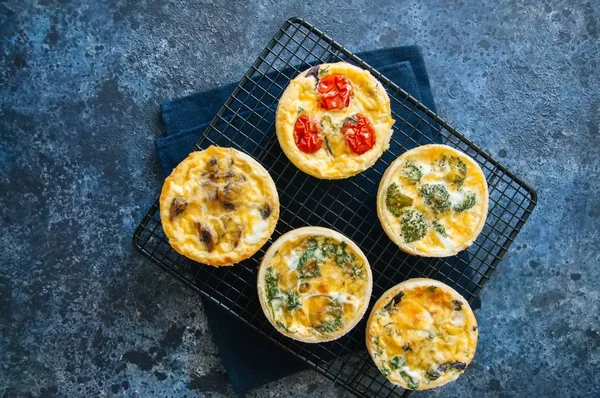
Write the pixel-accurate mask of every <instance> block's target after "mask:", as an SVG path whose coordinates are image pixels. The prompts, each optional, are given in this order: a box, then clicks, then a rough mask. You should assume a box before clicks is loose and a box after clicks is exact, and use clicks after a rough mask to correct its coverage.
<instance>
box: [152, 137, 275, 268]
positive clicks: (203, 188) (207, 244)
mask: <svg viewBox="0 0 600 398" xmlns="http://www.w3.org/2000/svg"><path fill="white" fill-rule="evenodd" d="M160 214H161V222H162V225H163V228H164V230H165V234H166V235H167V237H168V238H169V244H171V246H173V248H174V249H175V250H177V251H178V252H179V253H181V254H183V255H185V256H187V257H189V258H191V259H193V260H196V261H198V262H201V263H206V264H210V265H230V264H232V263H235V262H238V261H241V260H243V259H244V258H247V257H250V256H251V255H252V254H254V253H255V252H256V251H257V250H258V249H260V247H261V246H262V245H263V244H264V243H265V242H266V241H267V240H268V238H269V237H270V236H271V234H272V233H273V230H274V229H275V224H276V223H277V218H278V216H279V198H278V196H277V191H276V189H275V185H274V183H273V180H272V179H271V177H270V176H269V174H268V172H267V171H266V170H265V169H264V168H263V167H262V166H261V165H260V164H259V163H258V162H256V161H255V160H254V159H252V158H251V157H249V156H248V155H245V154H243V153H241V152H239V151H236V150H235V149H232V148H218V147H214V146H211V147H209V148H208V149H206V150H204V151H202V152H193V153H191V154H190V155H189V156H188V158H186V159H185V160H184V161H183V162H181V163H180V164H179V165H178V166H177V168H175V170H173V172H172V173H171V175H170V176H169V177H168V178H167V180H166V181H165V184H164V185H163V190H162V194H161V197H160Z"/></svg>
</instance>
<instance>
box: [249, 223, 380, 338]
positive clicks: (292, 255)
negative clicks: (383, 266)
mask: <svg viewBox="0 0 600 398" xmlns="http://www.w3.org/2000/svg"><path fill="white" fill-rule="evenodd" d="M372 280H373V277H372V274H371V268H370V266H369V262H368V261H367V258H366V257H365V255H364V254H363V252H362V251H361V250H360V249H359V247H358V246H357V245H356V244H355V243H354V242H352V241H351V240H350V239H348V238H347V237H345V236H344V235H342V234H340V233H339V232H336V231H333V230H331V229H327V228H321V227H303V228H299V229H296V230H293V231H290V232H288V233H286V234H284V235H282V236H281V237H280V238H279V239H278V240H277V241H276V242H275V243H273V245H272V246H271V247H270V248H269V250H268V251H267V253H266V254H265V256H264V259H263V261H262V263H261V265H260V270H259V273H258V281H257V287H258V297H259V299H260V304H261V307H262V309H263V311H264V313H265V316H266V317H267V319H268V320H269V322H271V324H272V325H273V326H274V327H275V328H276V329H277V330H278V331H279V332H281V333H282V334H284V335H285V336H288V337H290V338H292V339H295V340H298V341H303V342H306V343H318V342H324V341H331V340H335V339H337V338H339V337H341V336H343V335H344V334H346V333H347V332H348V331H350V330H351V329H352V328H353V327H354V326H355V325H356V324H357V323H358V322H359V321H360V319H361V318H362V317H363V315H364V314H365V312H366V310H367V307H368V305H369V298H370V296H371V288H372Z"/></svg>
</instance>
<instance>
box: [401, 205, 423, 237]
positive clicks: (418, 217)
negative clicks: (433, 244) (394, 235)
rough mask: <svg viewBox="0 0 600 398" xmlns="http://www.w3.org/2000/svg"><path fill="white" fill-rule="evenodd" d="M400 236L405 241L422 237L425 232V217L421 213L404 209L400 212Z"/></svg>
mask: <svg viewBox="0 0 600 398" xmlns="http://www.w3.org/2000/svg"><path fill="white" fill-rule="evenodd" d="M401 221H402V236H403V237H404V241H405V242H406V243H411V242H415V241H417V240H419V239H422V238H423V237H424V236H425V235H426V234H427V219H426V218H425V216H424V215H423V213H421V212H419V211H417V210H413V209H405V210H404V211H403V212H402V219H401Z"/></svg>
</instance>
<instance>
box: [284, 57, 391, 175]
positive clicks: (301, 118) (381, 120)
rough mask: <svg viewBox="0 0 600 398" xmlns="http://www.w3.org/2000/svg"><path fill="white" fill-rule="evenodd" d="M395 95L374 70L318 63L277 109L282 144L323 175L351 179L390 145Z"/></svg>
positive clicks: (297, 162)
mask: <svg viewBox="0 0 600 398" xmlns="http://www.w3.org/2000/svg"><path fill="white" fill-rule="evenodd" d="M393 124H394V120H393V119H392V116H391V110H390V99H389V97H388V95H387V93H386V92H385V90H384V88H383V87H382V85H381V84H380V83H379V82H378V81H377V79H375V78H374V77H373V76H372V75H371V74H370V73H369V72H368V71H366V70H363V69H361V68H358V67H356V66H353V65H350V64H348V63H345V62H339V63H332V64H322V65H315V66H313V67H312V68H310V69H308V70H306V71H304V72H302V73H300V74H299V75H298V76H297V77H296V78H294V79H293V80H292V81H291V82H290V84H289V85H288V87H287V88H286V89H285V91H284V93H283V95H282V96H281V99H280V100H279V105H278V107H277V117H276V130H277V138H278V139H279V144H280V145H281V148H282V149H283V151H284V152H285V154H286V155H287V157H288V158H289V159H290V161H291V162H292V163H294V164H295V165H296V166H297V167H298V168H299V169H300V170H302V171H304V172H305V173H307V174H310V175H312V176H314V177H317V178H322V179H341V178H347V177H351V176H353V175H355V174H358V173H360V172H362V171H364V170H366V169H367V168H369V167H371V166H372V165H373V164H374V163H375V162H376V161H377V159H379V157H380V156H381V155H382V154H383V152H384V151H385V150H387V148H388V147H389V142H390V138H391V135H392V125H393Z"/></svg>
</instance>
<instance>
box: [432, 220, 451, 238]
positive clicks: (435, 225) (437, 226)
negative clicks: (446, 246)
mask: <svg viewBox="0 0 600 398" xmlns="http://www.w3.org/2000/svg"><path fill="white" fill-rule="evenodd" d="M431 224H432V225H433V229H435V230H436V232H437V233H438V234H440V235H442V236H445V237H448V233H447V232H446V228H444V226H443V225H442V224H440V222H439V221H438V220H433V222H432V223H431Z"/></svg>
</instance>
